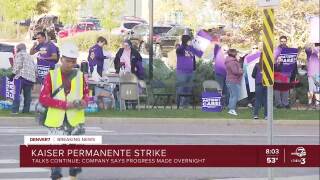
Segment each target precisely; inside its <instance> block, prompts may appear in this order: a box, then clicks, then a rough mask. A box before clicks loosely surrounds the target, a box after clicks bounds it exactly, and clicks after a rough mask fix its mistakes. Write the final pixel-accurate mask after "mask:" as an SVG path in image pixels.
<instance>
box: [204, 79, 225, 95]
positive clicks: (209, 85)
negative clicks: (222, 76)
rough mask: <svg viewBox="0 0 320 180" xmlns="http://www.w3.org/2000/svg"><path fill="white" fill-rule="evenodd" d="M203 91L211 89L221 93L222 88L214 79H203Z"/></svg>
mask: <svg viewBox="0 0 320 180" xmlns="http://www.w3.org/2000/svg"><path fill="white" fill-rule="evenodd" d="M202 87H203V91H205V92H207V91H213V92H218V93H219V94H221V95H222V88H221V87H220V85H219V83H218V82H217V81H214V80H205V81H203V83H202Z"/></svg>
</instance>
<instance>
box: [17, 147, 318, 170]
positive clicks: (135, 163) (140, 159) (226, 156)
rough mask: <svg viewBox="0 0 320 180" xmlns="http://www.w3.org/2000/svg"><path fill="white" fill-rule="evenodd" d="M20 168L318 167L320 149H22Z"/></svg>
mask: <svg viewBox="0 0 320 180" xmlns="http://www.w3.org/2000/svg"><path fill="white" fill-rule="evenodd" d="M20 166H21V167H320V145H28V146H26V145H21V146H20Z"/></svg>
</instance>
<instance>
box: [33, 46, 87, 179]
mask: <svg viewBox="0 0 320 180" xmlns="http://www.w3.org/2000/svg"><path fill="white" fill-rule="evenodd" d="M61 55H62V57H61V59H60V61H61V66H59V67H56V68H55V69H53V70H50V71H49V73H48V74H47V75H46V77H45V79H44V84H43V86H42V88H41V92H40V97H39V102H40V103H41V104H42V105H43V106H45V107H47V108H48V110H47V115H46V119H45V121H44V125H45V126H46V127H48V129H49V132H48V134H49V135H79V134H83V131H84V129H83V124H84V123H85V114H84V108H85V107H86V106H87V103H88V101H89V88H88V85H87V81H86V80H85V78H84V76H83V73H82V72H81V71H80V70H78V69H74V66H75V64H76V63H77V58H78V56H79V52H78V48H77V46H76V45H74V44H72V43H66V44H63V45H62V47H61ZM61 85H62V89H61V90H60V91H58V93H57V94H56V95H55V96H54V97H52V93H53V92H54V91H55V90H56V89H58V88H59V87H61ZM80 172H81V168H74V167H71V168H70V170H69V175H70V177H71V179H76V176H77V174H79V173H80ZM61 177H62V174H61V168H60V167H54V168H51V178H52V179H53V180H56V179H61Z"/></svg>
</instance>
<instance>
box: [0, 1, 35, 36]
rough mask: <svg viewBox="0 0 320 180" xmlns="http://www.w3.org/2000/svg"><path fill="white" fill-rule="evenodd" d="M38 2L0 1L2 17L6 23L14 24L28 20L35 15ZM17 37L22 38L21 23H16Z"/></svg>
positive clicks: (0, 14)
mask: <svg viewBox="0 0 320 180" xmlns="http://www.w3.org/2000/svg"><path fill="white" fill-rule="evenodd" d="M36 4H37V0H7V1H0V16H2V19H3V21H4V22H5V23H9V24H11V23H14V22H17V21H20V20H24V19H28V18H30V17H32V16H33V15H34V14H35V9H36ZM16 35H17V38H19V37H20V28H19V23H16Z"/></svg>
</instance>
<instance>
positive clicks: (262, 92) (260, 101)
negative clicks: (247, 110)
mask: <svg viewBox="0 0 320 180" xmlns="http://www.w3.org/2000/svg"><path fill="white" fill-rule="evenodd" d="M261 106H263V108H264V117H267V115H268V114H267V88H266V87H264V86H263V85H262V84H256V101H255V104H254V109H253V115H254V116H258V115H259V110H260V107H261Z"/></svg>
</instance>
